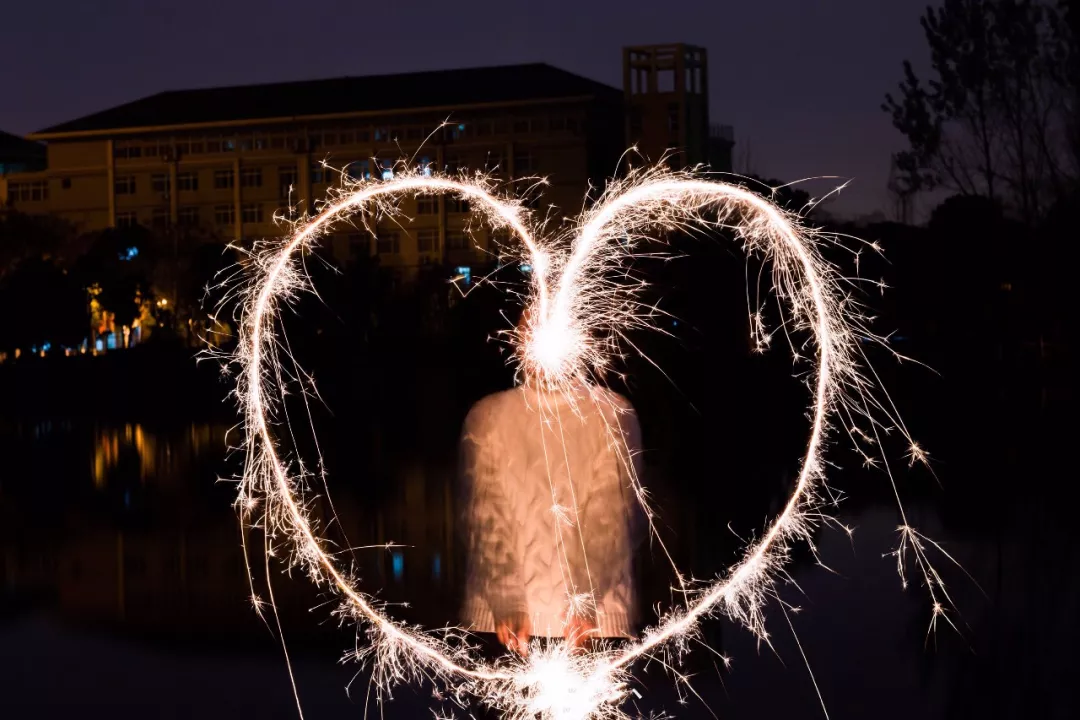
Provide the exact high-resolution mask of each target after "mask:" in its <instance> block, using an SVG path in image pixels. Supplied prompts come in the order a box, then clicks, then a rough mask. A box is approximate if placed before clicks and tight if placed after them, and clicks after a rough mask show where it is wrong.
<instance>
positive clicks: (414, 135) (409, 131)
mask: <svg viewBox="0 0 1080 720" xmlns="http://www.w3.org/2000/svg"><path fill="white" fill-rule="evenodd" d="M424 136H425V133H424V128H422V127H420V126H419V125H410V126H409V127H407V128H405V139H406V140H423V139H424Z"/></svg>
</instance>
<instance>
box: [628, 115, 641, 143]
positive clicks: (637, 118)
mask: <svg viewBox="0 0 1080 720" xmlns="http://www.w3.org/2000/svg"><path fill="white" fill-rule="evenodd" d="M641 128H642V117H641V108H632V109H631V110H630V135H631V136H633V137H634V138H637V137H639V136H640V135H641Z"/></svg>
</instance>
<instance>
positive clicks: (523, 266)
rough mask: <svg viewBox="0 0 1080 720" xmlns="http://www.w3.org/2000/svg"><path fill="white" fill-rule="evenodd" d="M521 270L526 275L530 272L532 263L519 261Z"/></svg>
mask: <svg viewBox="0 0 1080 720" xmlns="http://www.w3.org/2000/svg"><path fill="white" fill-rule="evenodd" d="M521 272H523V273H525V274H526V275H528V274H529V273H531V272H532V265H530V264H529V263H521Z"/></svg>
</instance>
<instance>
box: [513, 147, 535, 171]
mask: <svg viewBox="0 0 1080 720" xmlns="http://www.w3.org/2000/svg"><path fill="white" fill-rule="evenodd" d="M531 172H536V163H535V161H534V160H533V156H532V153H527V152H519V153H514V175H517V176H518V177H521V176H522V175H528V174H529V173H531Z"/></svg>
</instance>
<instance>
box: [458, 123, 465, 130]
mask: <svg viewBox="0 0 1080 720" xmlns="http://www.w3.org/2000/svg"><path fill="white" fill-rule="evenodd" d="M457 129H458V130H464V129H465V123H458V126H457Z"/></svg>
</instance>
